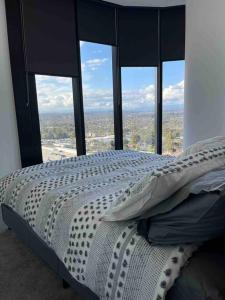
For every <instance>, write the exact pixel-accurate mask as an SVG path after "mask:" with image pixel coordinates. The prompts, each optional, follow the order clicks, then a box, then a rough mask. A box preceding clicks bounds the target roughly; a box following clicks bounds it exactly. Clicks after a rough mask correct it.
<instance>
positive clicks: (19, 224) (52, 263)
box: [1, 204, 99, 300]
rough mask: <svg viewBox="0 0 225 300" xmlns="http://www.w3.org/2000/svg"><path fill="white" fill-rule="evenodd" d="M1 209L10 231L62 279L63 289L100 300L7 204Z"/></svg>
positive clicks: (91, 299)
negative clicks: (70, 289)
mask: <svg viewBox="0 0 225 300" xmlns="http://www.w3.org/2000/svg"><path fill="white" fill-rule="evenodd" d="M1 209H2V217H3V221H4V222H5V224H6V225H7V226H8V229H9V230H13V231H14V232H15V234H16V235H17V237H18V238H19V239H20V240H21V241H22V242H23V243H24V244H25V245H26V246H28V247H29V248H30V249H31V250H32V252H33V253H35V254H36V255H37V256H38V257H39V258H41V259H42V260H43V261H44V262H45V263H46V264H47V265H48V266H49V267H50V268H51V269H52V270H53V271H54V272H55V273H56V274H57V275H58V277H59V278H61V279H62V285H63V288H68V287H72V288H73V289H74V291H75V292H76V293H78V294H80V295H81V296H82V299H83V298H84V299H87V300H99V298H98V297H97V296H96V295H95V294H94V293H93V292H92V291H91V290H90V289H89V288H87V287H85V286H84V285H82V284H80V283H79V282H78V281H76V280H75V279H74V278H73V277H72V276H71V275H70V273H69V272H68V270H67V269H66V267H65V266H64V264H63V263H62V262H61V260H60V259H59V258H58V257H57V255H56V254H55V252H54V251H53V250H52V249H51V248H49V247H48V246H47V245H46V244H45V242H43V240H42V239H40V238H39V236H38V235H37V234H36V233H35V232H34V231H33V229H32V228H31V227H30V226H29V224H28V223H27V222H26V221H25V220H24V219H23V218H21V217H20V216H19V215H18V214H17V213H16V212H14V211H13V210H12V209H11V208H10V207H9V206H7V205H5V204H2V205H1Z"/></svg>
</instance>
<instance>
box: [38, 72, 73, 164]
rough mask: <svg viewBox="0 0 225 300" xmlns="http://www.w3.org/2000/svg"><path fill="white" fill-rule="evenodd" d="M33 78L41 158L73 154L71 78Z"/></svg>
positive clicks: (47, 158) (64, 156)
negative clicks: (39, 131) (35, 90)
mask: <svg viewBox="0 0 225 300" xmlns="http://www.w3.org/2000/svg"><path fill="white" fill-rule="evenodd" d="M35 78H36V88H37V99H38V111H39V121H40V130H41V143H42V156H43V161H44V162H46V161H51V160H58V159H63V158H68V157H73V156H76V154H77V153H76V141H75V125H74V113H73V94H72V79H70V78H64V77H56V76H44V75H36V76H35Z"/></svg>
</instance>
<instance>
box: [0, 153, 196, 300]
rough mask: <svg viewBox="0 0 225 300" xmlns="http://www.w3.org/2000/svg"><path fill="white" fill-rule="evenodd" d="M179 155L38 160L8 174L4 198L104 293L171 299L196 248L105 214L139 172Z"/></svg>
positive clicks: (0, 185)
mask: <svg viewBox="0 0 225 300" xmlns="http://www.w3.org/2000/svg"><path fill="white" fill-rule="evenodd" d="M172 159H173V158H172V157H168V156H158V155H153V154H146V153H139V152H133V151H109V152H104V153H99V154H96V155H92V156H81V157H78V158H72V159H66V160H61V161H55V162H49V163H45V164H41V165H37V166H32V167H29V168H25V169H22V170H18V171H16V172H14V173H12V174H11V175H9V176H7V177H5V178H3V179H2V180H1V181H0V203H5V204H7V205H8V206H10V207H11V208H12V209H13V210H14V211H16V212H17V213H18V214H19V215H20V216H22V217H23V218H24V219H25V220H27V222H28V223H29V224H30V226H31V227H32V228H33V229H34V231H35V232H36V233H37V234H38V235H39V236H40V237H41V238H42V239H43V240H44V241H45V242H46V243H47V244H48V245H49V246H50V247H51V248H52V249H53V250H54V251H55V252H56V254H57V256H58V257H59V258H60V259H61V260H62V262H64V264H65V265H66V267H67V269H68V270H69V272H70V273H71V275H72V276H73V277H74V278H75V279H76V280H78V281H79V282H80V283H82V284H84V285H85V286H87V287H89V288H90V289H91V290H92V291H93V292H94V293H95V294H96V295H98V296H99V298H100V299H127V300H135V299H139V300H140V299H141V300H145V299H146V300H147V299H148V300H160V299H164V298H165V295H166V292H167V290H168V289H169V288H170V287H171V285H172V284H173V282H174V280H175V278H176V277H177V276H178V274H179V270H180V268H181V267H182V265H183V264H184V263H185V262H186V260H187V259H188V257H190V255H191V253H192V251H193V250H194V247H193V246H179V247H153V246H151V245H150V244H148V243H147V241H146V240H145V239H144V238H142V237H140V236H139V235H138V234H137V230H136V223H135V221H129V222H128V221H127V222H103V221H101V220H100V218H101V216H102V215H103V214H104V213H105V212H106V211H107V210H108V209H109V207H110V205H111V204H112V202H113V201H115V200H116V199H117V198H118V196H120V195H121V194H124V193H126V191H127V189H128V188H129V187H131V186H132V185H133V184H134V183H135V182H136V181H137V180H138V179H140V178H141V177H142V176H143V175H145V174H146V173H149V172H151V170H152V169H154V168H156V167H159V166H161V165H163V164H165V163H167V162H168V161H171V160H172ZM162 188H163V187H162Z"/></svg>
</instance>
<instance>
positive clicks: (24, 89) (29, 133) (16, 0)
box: [5, 0, 185, 167]
mask: <svg viewBox="0 0 225 300" xmlns="http://www.w3.org/2000/svg"><path fill="white" fill-rule="evenodd" d="M74 1H75V15H76V14H77V6H76V5H77V3H76V0H74ZM89 1H92V2H97V4H98V6H100V5H107V6H108V5H110V7H113V9H115V40H116V41H115V45H112V44H111V46H112V68H113V108H114V133H115V149H116V150H122V149H123V118H122V87H121V86H122V82H121V67H122V65H121V62H120V48H119V47H120V45H119V34H120V32H119V22H118V16H119V10H120V9H122V8H121V7H120V6H119V5H114V4H104V2H102V1H99V0H89ZM5 4H6V17H7V28H8V39H9V50H10V61H11V70H12V80H13V89H14V98H15V106H16V115H17V125H18V134H19V142H20V153H21V161H22V167H27V166H30V165H34V164H38V163H42V151H41V136H40V124H39V115H38V107H37V92H36V85H35V74H33V73H30V72H28V71H27V68H26V49H25V43H24V30H23V29H24V28H23V26H24V24H23V18H22V5H21V0H10V1H7V0H6V1H5ZM179 7H180V8H184V9H185V6H183V5H182V6H175V8H176V9H177V8H179ZM137 8H138V7H137ZM133 9H135V8H133ZM146 9H148V10H149V8H146ZM164 9H166V10H167V11H169V10H171V11H172V9H173V7H170V8H154V10H158V20H157V22H158V23H157V26H158V49H159V50H158V62H157V66H156V67H157V81H156V86H157V93H156V95H157V96H156V114H155V116H156V123H155V126H156V143H155V144H156V152H157V153H158V154H162V109H163V107H162V101H163V99H162V94H163V91H162V89H163V62H164V61H163V59H162V53H161V44H162V40H161V38H162V36H161V24H162V20H161V17H162V16H161V15H162V14H161V12H162V11H163V10H164ZM75 19H76V20H75V28H74V36H75V37H76V43H75V44H76V49H75V51H77V52H76V59H77V65H78V70H77V75H76V76H74V77H71V74H68V76H67V77H70V78H72V87H73V104H74V118H75V137H76V145H77V155H78V156H79V155H85V154H86V144H85V123H84V108H83V90H82V73H81V57H80V40H79V33H78V17H77V15H76V17H75ZM183 59H184V53H183ZM173 60H176V59H173ZM177 60H181V57H179V59H177ZM137 67H138V66H137ZM40 75H41V74H40ZM43 75H50V76H51V75H54V76H57V74H43ZM58 76H61V75H60V74H58ZM63 76H64V77H66V76H65V75H63Z"/></svg>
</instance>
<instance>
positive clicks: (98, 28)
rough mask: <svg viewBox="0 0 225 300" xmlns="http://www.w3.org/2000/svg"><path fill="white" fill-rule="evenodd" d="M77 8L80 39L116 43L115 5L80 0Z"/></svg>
mask: <svg viewBox="0 0 225 300" xmlns="http://www.w3.org/2000/svg"><path fill="white" fill-rule="evenodd" d="M77 9H78V14H77V15H78V36H79V39H80V40H84V41H89V42H95V43H100V44H109V45H115V44H116V27H115V10H116V9H115V7H113V6H111V5H108V4H104V3H98V2H94V1H89V0H87V1H86V0H78V1H77Z"/></svg>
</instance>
